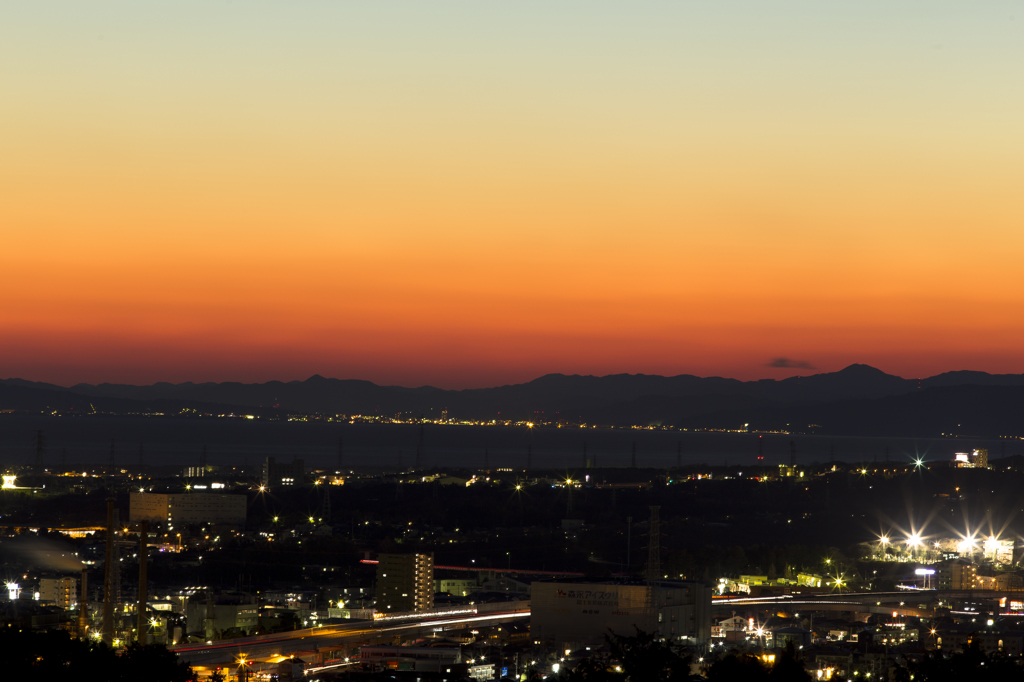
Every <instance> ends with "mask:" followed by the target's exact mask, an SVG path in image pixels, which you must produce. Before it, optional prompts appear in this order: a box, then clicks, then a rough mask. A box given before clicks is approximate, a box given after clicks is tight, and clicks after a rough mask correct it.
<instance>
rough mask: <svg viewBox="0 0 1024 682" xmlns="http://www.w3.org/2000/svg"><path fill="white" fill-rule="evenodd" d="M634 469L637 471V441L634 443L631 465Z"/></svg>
mask: <svg viewBox="0 0 1024 682" xmlns="http://www.w3.org/2000/svg"><path fill="white" fill-rule="evenodd" d="M629 465H630V466H631V467H632V468H634V469H636V441H633V456H632V458H631V460H630V464H629Z"/></svg>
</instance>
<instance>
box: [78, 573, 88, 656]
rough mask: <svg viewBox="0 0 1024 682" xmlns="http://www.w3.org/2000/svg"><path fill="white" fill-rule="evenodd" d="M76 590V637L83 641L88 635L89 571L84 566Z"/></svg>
mask: <svg viewBox="0 0 1024 682" xmlns="http://www.w3.org/2000/svg"><path fill="white" fill-rule="evenodd" d="M78 589H79V593H78V637H79V639H85V638H86V636H87V635H88V634H89V569H88V568H86V567H85V566H83V567H82V579H81V581H80V583H79V585H78Z"/></svg>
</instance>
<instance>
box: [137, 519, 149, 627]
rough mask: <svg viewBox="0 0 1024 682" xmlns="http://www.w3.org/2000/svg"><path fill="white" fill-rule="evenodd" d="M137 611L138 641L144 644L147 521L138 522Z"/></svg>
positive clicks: (145, 624)
mask: <svg viewBox="0 0 1024 682" xmlns="http://www.w3.org/2000/svg"><path fill="white" fill-rule="evenodd" d="M139 526H140V527H139V611H138V616H139V620H138V628H139V636H138V641H139V644H141V645H142V646H145V645H146V626H147V625H148V621H147V620H146V583H147V578H146V563H147V559H148V556H147V555H148V553H149V551H148V547H147V542H148V541H149V522H148V521H142V522H141V523H140V524H139Z"/></svg>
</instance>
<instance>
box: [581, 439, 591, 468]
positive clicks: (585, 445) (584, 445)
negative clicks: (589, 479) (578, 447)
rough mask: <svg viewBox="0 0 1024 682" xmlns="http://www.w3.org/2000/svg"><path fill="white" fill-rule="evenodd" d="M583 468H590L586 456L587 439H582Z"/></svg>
mask: <svg viewBox="0 0 1024 682" xmlns="http://www.w3.org/2000/svg"><path fill="white" fill-rule="evenodd" d="M583 468H584V469H589V468H590V460H589V459H588V458H587V441H583Z"/></svg>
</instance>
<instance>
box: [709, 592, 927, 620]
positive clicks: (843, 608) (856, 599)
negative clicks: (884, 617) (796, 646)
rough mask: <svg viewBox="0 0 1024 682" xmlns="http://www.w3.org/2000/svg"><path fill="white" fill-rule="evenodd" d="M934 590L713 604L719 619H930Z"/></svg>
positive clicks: (732, 599)
mask: <svg viewBox="0 0 1024 682" xmlns="http://www.w3.org/2000/svg"><path fill="white" fill-rule="evenodd" d="M935 599H936V592H935V590H913V591H907V592H847V593H844V594H839V593H835V594H786V595H779V596H772V597H716V598H715V599H714V600H713V601H712V603H711V609H712V613H714V614H715V615H716V616H720V615H724V614H728V613H730V612H731V611H737V612H740V611H744V610H748V609H758V610H763V609H778V610H784V611H838V612H847V611H850V612H856V613H877V614H891V613H893V612H894V611H895V612H896V613H897V615H899V616H924V617H927V616H931V615H932V612H933V609H932V606H933V604H932V603H933V602H934V601H935Z"/></svg>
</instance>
